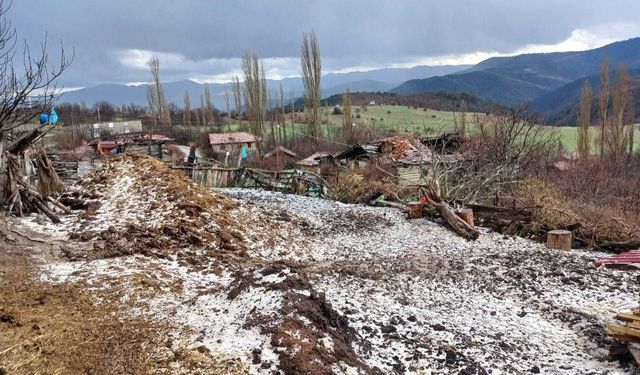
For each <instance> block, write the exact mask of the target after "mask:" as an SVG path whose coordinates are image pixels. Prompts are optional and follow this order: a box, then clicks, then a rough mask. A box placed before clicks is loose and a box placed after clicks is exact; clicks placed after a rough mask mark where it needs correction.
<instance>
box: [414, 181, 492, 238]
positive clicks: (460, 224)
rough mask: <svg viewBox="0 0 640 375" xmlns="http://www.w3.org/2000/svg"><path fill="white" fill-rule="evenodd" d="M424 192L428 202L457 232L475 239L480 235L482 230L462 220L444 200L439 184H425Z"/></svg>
mask: <svg viewBox="0 0 640 375" xmlns="http://www.w3.org/2000/svg"><path fill="white" fill-rule="evenodd" d="M423 192H424V195H425V197H426V198H427V204H428V205H430V206H433V207H434V208H435V209H436V210H437V211H438V213H439V214H440V216H442V217H443V218H444V219H445V220H446V221H447V223H448V224H449V226H451V228H452V229H453V230H454V231H455V232H456V233H458V234H459V235H460V236H462V237H464V238H466V239H469V240H475V239H477V238H478V237H479V236H480V232H478V230H477V229H476V228H473V227H471V226H470V225H469V224H468V223H467V222H465V221H464V220H462V219H461V218H460V216H458V215H457V214H456V213H455V212H454V211H453V209H452V208H451V207H450V206H449V204H447V203H446V202H444V201H443V200H442V198H441V197H440V193H439V188H438V187H437V185H434V184H433V183H429V184H427V185H424V186H423Z"/></svg>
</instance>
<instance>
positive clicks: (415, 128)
mask: <svg viewBox="0 0 640 375" xmlns="http://www.w3.org/2000/svg"><path fill="white" fill-rule="evenodd" d="M332 112H333V107H323V108H322V120H323V125H322V129H321V131H322V137H324V138H334V137H333V136H332V135H334V134H335V135H337V134H338V133H339V132H340V129H341V128H342V121H343V116H342V115H333V114H332ZM352 114H353V116H354V119H353V122H354V123H355V124H356V125H355V126H367V127H372V128H375V129H378V131H379V132H380V133H383V134H406V133H419V134H423V135H437V134H441V133H443V132H451V131H454V130H455V126H456V125H455V120H454V114H453V113H452V112H449V111H436V110H430V109H429V110H426V111H425V110H424V109H422V108H418V109H414V108H413V107H411V108H409V107H407V106H399V105H398V106H391V105H383V106H380V105H368V106H366V108H364V107H361V106H354V107H353V108H352ZM357 115H359V118H358V116H357ZM477 115H479V116H482V114H477ZM457 116H460V114H457ZM475 116H476V114H475V113H468V114H467V129H468V132H469V133H471V134H473V133H474V132H475V131H477V129H476V128H475V126H474V117H475ZM173 127H174V128H175V129H181V130H187V129H190V131H191V132H192V137H193V138H194V140H197V139H199V138H200V134H201V133H209V132H212V131H216V130H217V131H227V129H229V128H230V129H231V130H232V131H238V130H240V129H241V127H240V124H238V123H237V122H236V123H232V124H231V125H230V126H229V125H228V124H226V123H225V124H224V125H222V126H220V125H211V126H199V125H193V126H192V127H187V126H185V125H179V124H174V125H173ZM245 127H246V128H248V123H245ZM545 127H546V128H548V129H549V130H553V131H557V132H558V135H559V138H560V141H561V142H562V144H563V146H564V148H565V150H567V151H569V152H571V151H575V150H576V138H577V129H576V128H575V127H572V126H554V127H550V126H548V127H547V126H545ZM307 128H308V125H307V124H303V123H295V124H294V126H293V127H292V126H291V123H290V122H287V125H286V131H287V139H292V138H293V137H292V136H302V135H304V134H307ZM65 130H66V129H65ZM65 130H63V129H62V128H60V127H59V128H58V129H55V130H54V134H55V133H58V132H63V131H65ZM265 132H266V134H265V136H266V137H270V135H271V129H270V125H269V123H266V124H265ZM597 134H598V129H597V128H593V131H592V135H591V137H592V139H595V138H596V137H597ZM634 139H635V145H636V148H637V149H640V127H636V130H635V136H634ZM594 149H595V145H594Z"/></svg>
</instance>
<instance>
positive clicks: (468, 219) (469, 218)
mask: <svg viewBox="0 0 640 375" xmlns="http://www.w3.org/2000/svg"><path fill="white" fill-rule="evenodd" d="M456 215H458V216H459V217H460V219H462V220H464V221H465V223H467V224H469V226H470V227H471V228H475V224H474V222H473V210H472V209H470V208H461V209H459V210H457V211H456Z"/></svg>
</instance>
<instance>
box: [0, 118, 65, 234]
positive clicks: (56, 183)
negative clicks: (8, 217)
mask: <svg viewBox="0 0 640 375" xmlns="http://www.w3.org/2000/svg"><path fill="white" fill-rule="evenodd" d="M43 134H44V132H43V131H42V130H41V128H38V129H35V130H34V131H33V132H31V133H29V134H27V135H25V136H24V137H23V138H21V139H19V140H18V141H16V142H14V143H13V144H11V145H9V146H8V147H7V148H6V149H5V151H4V152H2V153H1V154H0V207H1V208H2V209H4V210H6V211H7V212H10V213H14V214H16V215H18V216H23V215H25V214H27V213H31V212H36V213H42V214H44V215H46V216H47V217H48V218H49V219H51V221H53V222H54V223H59V222H60V218H59V217H58V214H56V210H58V211H60V212H63V213H70V212H71V211H70V209H69V208H67V207H66V206H64V205H63V204H62V203H60V202H58V201H57V200H56V199H54V198H53V197H52V195H53V194H55V193H57V192H58V191H59V190H60V189H61V188H62V181H61V180H60V178H59V177H58V174H57V173H56V171H55V169H54V167H53V165H52V163H51V161H50V160H49V158H48V157H47V154H46V152H45V151H44V150H43V149H40V150H37V151H35V152H33V150H31V153H30V152H27V150H29V149H30V147H31V145H33V144H34V142H36V141H37V140H38V139H39V138H41V137H42V136H43Z"/></svg>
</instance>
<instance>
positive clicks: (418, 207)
mask: <svg viewBox="0 0 640 375" xmlns="http://www.w3.org/2000/svg"><path fill="white" fill-rule="evenodd" d="M422 207H423V204H422V202H418V201H416V202H409V203H407V219H420V218H422Z"/></svg>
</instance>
